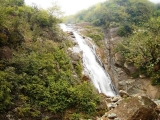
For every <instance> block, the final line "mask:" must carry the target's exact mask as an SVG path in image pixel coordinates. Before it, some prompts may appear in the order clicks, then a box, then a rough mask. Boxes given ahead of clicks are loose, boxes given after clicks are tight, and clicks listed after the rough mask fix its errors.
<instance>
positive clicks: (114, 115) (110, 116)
mask: <svg viewBox="0 0 160 120" xmlns="http://www.w3.org/2000/svg"><path fill="white" fill-rule="evenodd" d="M116 117H117V115H116V114H115V113H110V114H108V118H109V119H114V118H116Z"/></svg>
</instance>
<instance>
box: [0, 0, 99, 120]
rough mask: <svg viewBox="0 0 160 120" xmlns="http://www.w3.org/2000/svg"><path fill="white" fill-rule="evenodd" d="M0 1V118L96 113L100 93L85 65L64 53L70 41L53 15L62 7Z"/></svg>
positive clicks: (42, 117)
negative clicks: (84, 72) (89, 79)
mask: <svg viewBox="0 0 160 120" xmlns="http://www.w3.org/2000/svg"><path fill="white" fill-rule="evenodd" d="M0 2H1V4H0V16H1V17H0V53H1V54H0V119H7V118H8V119H12V118H14V119H26V120H28V119H43V120H44V119H46V120H47V119H56V120H58V119H59V120H62V119H75V118H76V116H78V115H79V114H80V113H81V114H83V115H84V116H86V115H92V114H93V113H96V107H97V105H98V103H99V102H100V100H99V97H98V96H97V93H96V91H95V90H94V88H93V86H92V85H90V83H89V82H82V80H81V79H82V78H81V73H82V66H81V64H79V63H77V64H76V66H75V64H74V66H73V65H72V62H71V60H70V57H69V56H68V54H67V52H66V51H67V48H68V47H69V46H70V45H71V43H70V42H69V40H67V37H65V34H64V33H63V32H62V31H61V30H60V29H59V25H58V23H59V22H60V21H61V20H60V19H58V18H57V17H56V16H55V15H53V14H52V13H53V12H54V13H58V11H56V10H59V9H54V8H55V6H54V7H52V8H51V9H49V11H46V10H43V9H40V8H38V7H37V6H32V7H29V6H26V5H25V4H24V0H0ZM54 10H55V11H54ZM6 48H7V50H6ZM8 49H9V50H8ZM4 51H5V52H4ZM7 52H10V53H11V54H9V53H7ZM6 54H7V55H8V57H7V59H6V57H4V56H5V55H6ZM3 55H4V56H3ZM75 75H76V76H79V77H75ZM68 110H70V111H71V114H69V115H68V116H65V113H66V111H68ZM73 113H74V114H73ZM95 115H96V114H95ZM6 117H7V118H6ZM80 117H82V116H80ZM86 118H87V117H86ZM76 119H77V118H76Z"/></svg>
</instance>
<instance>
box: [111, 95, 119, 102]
mask: <svg viewBox="0 0 160 120" xmlns="http://www.w3.org/2000/svg"><path fill="white" fill-rule="evenodd" d="M120 99H121V97H120V96H115V97H113V99H112V100H111V101H112V102H117V101H118V100H120Z"/></svg>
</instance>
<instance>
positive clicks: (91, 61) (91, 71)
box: [61, 25, 116, 96]
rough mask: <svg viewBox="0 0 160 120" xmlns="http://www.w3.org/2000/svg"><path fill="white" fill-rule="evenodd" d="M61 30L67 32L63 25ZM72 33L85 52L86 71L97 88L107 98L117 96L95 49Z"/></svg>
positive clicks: (84, 63) (84, 64) (75, 33)
mask: <svg viewBox="0 0 160 120" xmlns="http://www.w3.org/2000/svg"><path fill="white" fill-rule="evenodd" d="M61 28H62V29H63V30H65V31H67V28H66V26H65V25H61ZM70 31H72V32H73V34H74V36H75V39H76V40H77V42H78V44H79V47H80V49H81V50H82V51H83V66H84V70H85V71H86V72H87V73H88V75H89V77H90V78H91V81H92V83H93V85H94V86H95V88H97V90H98V91H99V93H104V94H105V95H107V96H115V95H116V90H115V88H114V85H113V84H112V82H111V79H110V76H109V74H108V73H107V72H106V71H105V69H104V67H103V66H102V65H101V64H99V63H101V61H100V60H99V58H98V56H97V55H95V54H96V53H95V51H94V49H92V48H90V47H89V46H88V45H87V43H86V41H85V39H84V38H83V37H82V36H80V35H79V34H78V32H76V31H75V30H73V29H72V30H71V29H70ZM93 47H94V46H93ZM97 59H98V60H99V62H98V61H97Z"/></svg>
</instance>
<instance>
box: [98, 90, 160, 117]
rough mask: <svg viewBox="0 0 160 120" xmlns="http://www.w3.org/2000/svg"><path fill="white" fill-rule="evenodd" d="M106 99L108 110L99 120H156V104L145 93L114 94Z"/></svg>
mask: <svg viewBox="0 0 160 120" xmlns="http://www.w3.org/2000/svg"><path fill="white" fill-rule="evenodd" d="M123 93H124V92H123ZM125 94H127V93H126V92H125ZM106 101H107V106H108V110H109V111H108V112H106V113H105V114H104V115H103V116H102V117H101V118H99V120H158V117H159V115H158V109H157V105H156V103H155V102H153V101H152V100H151V99H150V98H148V97H147V96H146V95H134V96H126V97H124V98H123V97H120V96H115V97H113V98H110V101H108V100H106ZM109 104H110V106H109ZM157 104H158V102H157ZM111 105H112V107H111Z"/></svg>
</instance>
